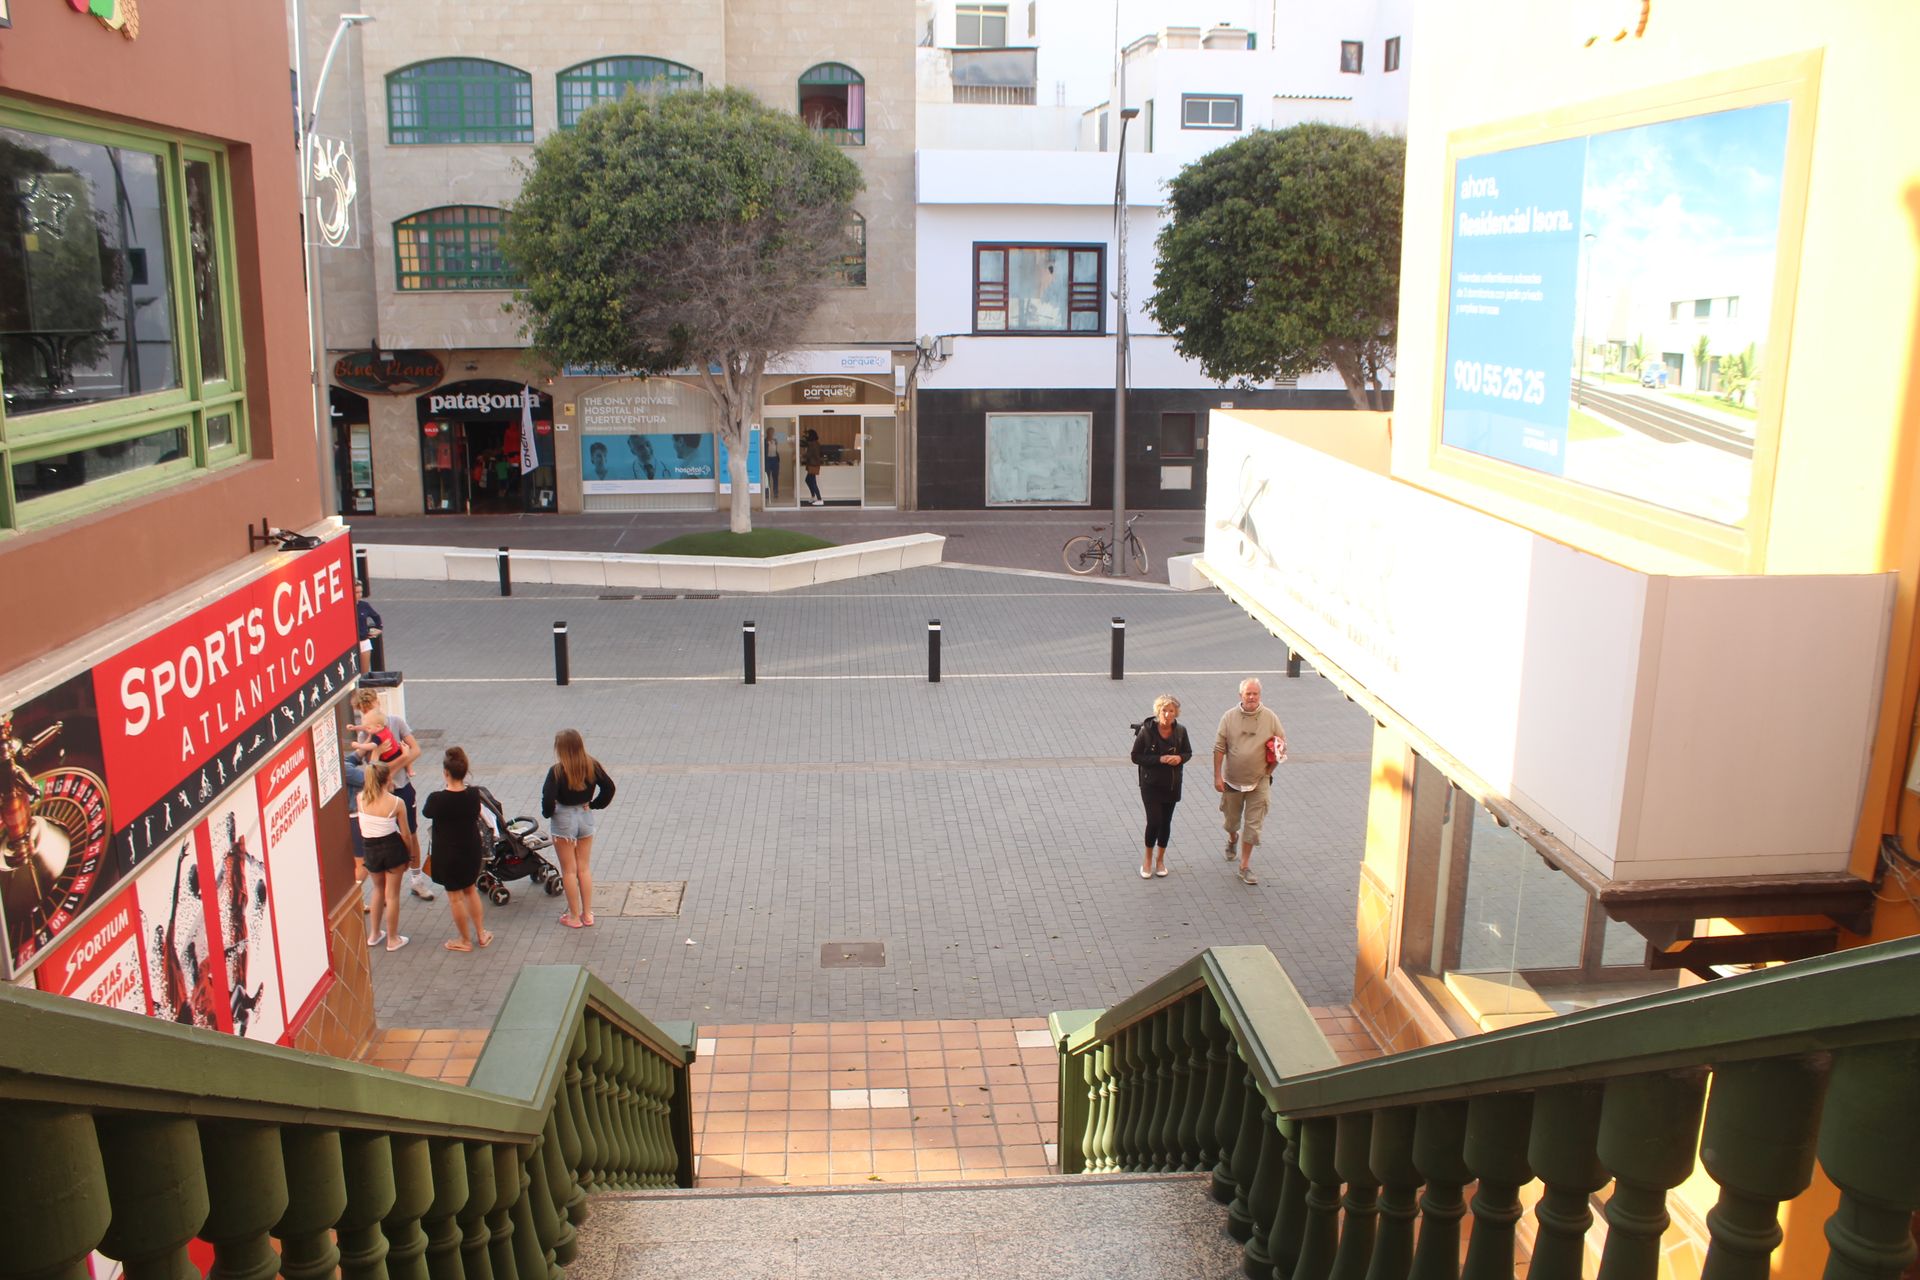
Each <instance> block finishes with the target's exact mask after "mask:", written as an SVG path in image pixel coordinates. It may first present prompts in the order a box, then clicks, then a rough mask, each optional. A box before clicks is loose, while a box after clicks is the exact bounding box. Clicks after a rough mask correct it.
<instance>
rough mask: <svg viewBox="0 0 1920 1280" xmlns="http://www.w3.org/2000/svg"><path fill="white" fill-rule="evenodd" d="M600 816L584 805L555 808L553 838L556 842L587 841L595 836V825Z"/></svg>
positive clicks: (563, 805)
mask: <svg viewBox="0 0 1920 1280" xmlns="http://www.w3.org/2000/svg"><path fill="white" fill-rule="evenodd" d="M599 816H600V815H599V814H598V813H596V812H594V811H593V810H592V809H589V808H587V806H585V805H583V804H562V805H556V806H554V810H553V822H552V823H551V824H550V825H551V826H552V828H553V838H554V839H555V840H585V839H586V838H588V837H589V836H591V835H592V834H593V825H594V821H595V819H597V818H599Z"/></svg>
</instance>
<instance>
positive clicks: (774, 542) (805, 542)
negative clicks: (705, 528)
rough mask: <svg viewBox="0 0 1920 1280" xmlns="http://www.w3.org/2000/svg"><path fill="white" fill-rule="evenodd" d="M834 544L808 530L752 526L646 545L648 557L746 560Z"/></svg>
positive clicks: (692, 534) (817, 548)
mask: <svg viewBox="0 0 1920 1280" xmlns="http://www.w3.org/2000/svg"><path fill="white" fill-rule="evenodd" d="M835 545H837V544H836V543H832V542H828V541H827V540H826V539H825V538H816V537H814V536H813V535H812V534H810V533H795V532H793V531H792V530H791V529H755V530H754V531H753V532H752V533H731V532H729V531H727V530H725V529H715V530H713V531H712V532H709V533H683V534H681V535H680V536H679V537H677V538H668V539H667V540H666V541H665V542H663V543H661V544H660V545H659V546H657V547H648V548H647V554H648V555H650V556H738V557H740V558H741V559H745V560H764V559H766V558H767V557H768V556H784V555H791V554H792V553H793V552H796V551H819V550H821V549H823V548H826V547H831V546H835Z"/></svg>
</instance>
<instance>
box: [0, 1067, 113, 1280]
mask: <svg viewBox="0 0 1920 1280" xmlns="http://www.w3.org/2000/svg"><path fill="white" fill-rule="evenodd" d="M0 1168H4V1169H6V1170H7V1171H8V1172H7V1184H6V1194H5V1195H0V1241H4V1242H5V1247H4V1248H0V1280H87V1276H88V1270H87V1255H88V1254H90V1253H92V1252H93V1250H94V1247H95V1246H96V1245H98V1244H99V1243H100V1238H101V1236H103V1235H104V1234H105V1233H106V1230H107V1223H108V1221H109V1220H110V1219H111V1218H112V1216H113V1208H112V1201H111V1200H110V1199H109V1197H108V1192H107V1174H106V1170H105V1169H104V1168H102V1166H101V1163H100V1146H99V1141H98V1139H97V1138H96V1136H95V1134H94V1128H93V1117H92V1116H91V1115H88V1114H87V1113H86V1112H85V1111H80V1110H77V1109H74V1108H69V1107H42V1106H35V1105H33V1104H30V1103H14V1102H0ZM29 1170H30V1171H31V1176H27V1171H29Z"/></svg>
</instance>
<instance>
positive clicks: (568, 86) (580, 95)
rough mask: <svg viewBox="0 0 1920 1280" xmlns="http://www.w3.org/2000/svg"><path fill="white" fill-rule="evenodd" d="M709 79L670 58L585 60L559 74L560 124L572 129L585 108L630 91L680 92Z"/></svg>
mask: <svg viewBox="0 0 1920 1280" xmlns="http://www.w3.org/2000/svg"><path fill="white" fill-rule="evenodd" d="M706 82H707V80H706V77H705V76H703V75H702V74H701V73H700V72H699V71H697V70H695V69H694V68H692V67H689V66H687V65H685V64H684V63H679V62H671V61H669V60H667V59H666V58H655V57H650V56H647V55H632V56H628V57H620V58H601V59H599V60H598V61H595V62H582V63H580V64H579V65H578V66H572V67H568V68H567V69H566V70H565V71H562V72H561V73H560V74H559V75H558V76H557V77H555V84H556V87H557V89H558V93H559V102H560V127H561V128H562V129H571V128H573V126H574V125H576V124H578V123H579V122H580V116H581V114H582V113H583V112H586V111H588V110H590V109H592V108H594V107H597V106H599V105H600V104H601V103H603V102H617V101H619V100H620V99H621V98H623V97H625V96H626V95H627V94H629V93H676V92H678V91H680V90H682V89H700V88H704V87H705V85H706Z"/></svg>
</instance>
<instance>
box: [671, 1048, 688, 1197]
mask: <svg viewBox="0 0 1920 1280" xmlns="http://www.w3.org/2000/svg"><path fill="white" fill-rule="evenodd" d="M671 1103H672V1107H673V1151H674V1157H673V1161H674V1162H673V1185H674V1186H676V1187H690V1186H692V1185H693V1072H692V1070H691V1069H690V1068H689V1067H687V1066H685V1065H678V1066H675V1067H673V1097H672V1100H671Z"/></svg>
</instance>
